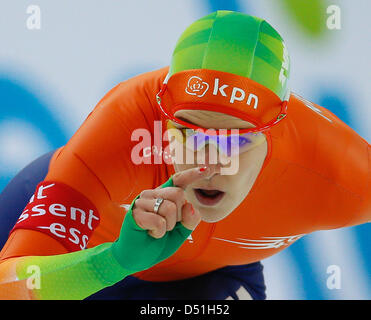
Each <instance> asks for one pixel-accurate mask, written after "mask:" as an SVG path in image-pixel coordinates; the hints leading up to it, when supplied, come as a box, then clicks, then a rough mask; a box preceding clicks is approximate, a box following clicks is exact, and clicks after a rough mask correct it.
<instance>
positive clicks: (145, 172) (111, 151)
mask: <svg viewBox="0 0 371 320" xmlns="http://www.w3.org/2000/svg"><path fill="white" fill-rule="evenodd" d="M166 72H167V68H164V69H161V70H158V71H155V72H150V73H147V74H143V75H140V76H137V77H135V78H132V79H130V80H128V81H125V82H122V83H120V84H119V85H117V86H116V87H115V88H113V89H112V90H111V91H110V92H109V93H107V94H106V96H105V97H104V98H103V99H102V100H101V101H100V102H99V103H98V105H97V106H96V107H95V109H94V110H93V111H92V112H91V113H90V114H89V116H88V117H87V119H86V120H85V121H84V123H83V124H82V126H81V127H80V128H79V129H78V130H77V132H76V133H75V134H74V135H73V137H72V138H71V139H70V141H69V142H68V143H67V144H66V146H65V147H64V148H63V149H62V150H61V151H60V152H59V153H58V155H57V156H56V157H55V158H54V159H53V161H52V163H51V164H50V167H49V172H48V174H47V176H46V178H45V181H57V182H61V183H64V184H65V185H68V186H69V187H71V188H72V189H74V190H76V191H78V192H79V193H81V194H82V195H83V196H84V197H86V198H87V199H88V200H89V201H90V202H91V203H93V204H94V206H95V207H96V208H97V210H98V212H99V214H100V224H99V227H98V228H97V229H96V230H94V232H93V234H92V237H91V239H90V240H89V243H88V247H93V246H96V245H98V244H101V243H103V242H109V241H114V240H115V239H116V238H117V236H118V235H119V231H120V228H121V224H122V221H123V218H124V213H125V211H124V209H123V208H121V207H120V205H122V204H123V203H125V204H127V203H130V202H131V201H132V199H134V198H135V196H136V195H137V194H138V193H139V192H140V191H141V190H143V189H144V188H146V187H151V186H152V184H153V173H152V172H153V168H152V166H144V167H143V166H136V165H135V164H133V162H132V161H131V158H130V150H132V148H133V146H134V145H135V144H137V143H138V142H137V141H132V139H131V134H132V132H133V131H134V130H135V129H137V128H141V129H143V128H144V129H147V130H149V132H153V131H151V130H153V120H154V118H155V117H156V116H157V115H156V112H155V111H154V105H153V103H155V101H156V100H155V95H156V93H157V92H158V90H159V87H160V84H161V83H162V80H163V78H164V77H165V76H166ZM139 167H140V168H139ZM139 181H140V182H139ZM65 252H66V249H65V248H64V247H63V246H61V245H60V244H59V243H58V241H56V240H55V239H52V238H50V237H48V236H47V235H46V234H42V233H40V232H38V231H33V230H22V229H19V230H16V231H15V232H14V233H12V235H11V237H10V238H9V239H8V241H7V243H6V245H5V247H4V248H3V250H2V252H1V254H0V257H1V258H2V259H6V258H9V257H14V256H25V255H49V254H61V253H65Z"/></svg>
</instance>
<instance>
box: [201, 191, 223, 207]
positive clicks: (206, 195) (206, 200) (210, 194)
mask: <svg viewBox="0 0 371 320" xmlns="http://www.w3.org/2000/svg"><path fill="white" fill-rule="evenodd" d="M194 193H195V195H196V198H197V200H198V201H199V202H200V203H201V204H203V205H205V206H215V205H216V204H217V203H218V202H219V201H220V200H221V199H222V198H223V196H224V194H225V192H223V191H220V190H206V189H194Z"/></svg>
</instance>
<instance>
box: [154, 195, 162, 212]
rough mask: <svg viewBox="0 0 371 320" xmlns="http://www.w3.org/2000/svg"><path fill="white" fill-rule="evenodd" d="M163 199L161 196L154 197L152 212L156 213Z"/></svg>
mask: <svg viewBox="0 0 371 320" xmlns="http://www.w3.org/2000/svg"><path fill="white" fill-rule="evenodd" d="M163 201H164V199H162V198H156V201H155V205H154V206H153V212H154V213H158V210H159V208H160V206H161V203H162V202H163Z"/></svg>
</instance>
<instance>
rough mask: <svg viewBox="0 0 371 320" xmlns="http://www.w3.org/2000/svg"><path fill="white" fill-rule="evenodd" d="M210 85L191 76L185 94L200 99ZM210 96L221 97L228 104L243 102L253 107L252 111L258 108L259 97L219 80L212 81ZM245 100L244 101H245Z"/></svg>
mask: <svg viewBox="0 0 371 320" xmlns="http://www.w3.org/2000/svg"><path fill="white" fill-rule="evenodd" d="M209 88H210V85H209V84H208V83H207V82H206V81H203V79H201V78H200V77H197V76H192V77H190V78H189V79H188V83H187V86H186V88H185V92H186V93H188V94H190V95H192V96H196V97H198V98H202V97H203V96H204V95H205V94H206V92H207V91H208V90H209ZM212 94H213V95H214V96H223V97H226V98H227V99H228V100H229V103H231V104H233V103H234V102H235V101H237V102H242V101H243V102H245V103H246V104H247V105H249V106H251V105H252V106H253V108H254V109H257V108H258V104H259V97H258V96H257V95H255V94H253V93H249V94H247V93H246V92H245V90H243V89H241V88H238V87H232V86H230V85H228V84H223V83H222V82H221V81H220V79H219V78H215V79H214V87H213V91H212ZM245 100H246V101H245Z"/></svg>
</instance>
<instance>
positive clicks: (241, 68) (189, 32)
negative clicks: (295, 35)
mask: <svg viewBox="0 0 371 320" xmlns="http://www.w3.org/2000/svg"><path fill="white" fill-rule="evenodd" d="M191 69H210V70H216V71H223V72H228V73H232V74H236V75H239V76H243V77H247V78H249V79H251V80H254V81H255V82H257V83H259V84H261V85H263V86H264V87H266V88H268V89H270V90H271V91H273V92H274V93H275V94H276V95H277V96H278V97H279V98H280V99H281V100H287V99H288V96H289V90H288V83H287V82H288V77H289V69H290V63H289V56H288V52H287V49H286V46H285V44H284V41H283V39H282V38H281V36H280V35H279V34H278V32H277V31H276V30H275V29H274V28H273V27H272V26H271V25H270V24H269V23H268V22H266V21H265V20H263V19H259V18H257V17H254V16H251V15H248V14H244V13H240V12H234V11H216V12H214V13H211V14H209V15H207V16H205V17H203V18H201V19H199V20H197V21H195V22H194V23H192V24H191V25H190V26H189V27H188V28H187V29H186V30H185V31H184V32H183V34H182V35H181V36H180V38H179V40H178V42H177V44H176V46H175V49H174V52H173V56H172V60H171V64H170V71H169V76H168V77H171V76H172V75H173V74H175V73H177V72H180V71H185V70H191Z"/></svg>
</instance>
